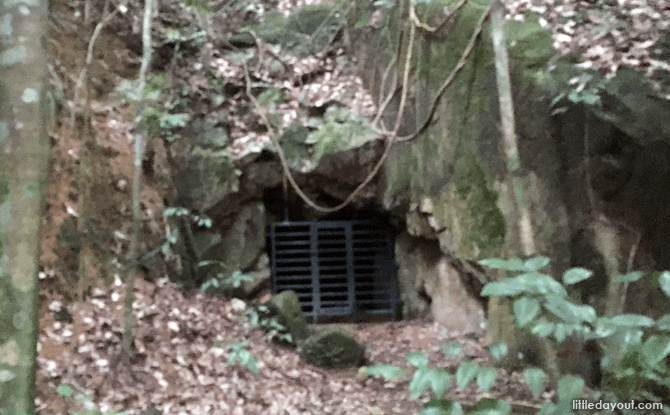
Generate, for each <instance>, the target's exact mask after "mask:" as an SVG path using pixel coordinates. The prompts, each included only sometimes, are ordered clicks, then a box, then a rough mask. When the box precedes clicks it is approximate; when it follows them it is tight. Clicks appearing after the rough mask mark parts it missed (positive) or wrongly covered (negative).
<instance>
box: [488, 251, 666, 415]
mask: <svg viewBox="0 0 670 415" xmlns="http://www.w3.org/2000/svg"><path fill="white" fill-rule="evenodd" d="M548 263H549V259H548V258H545V257H535V258H531V259H528V260H526V261H522V260H520V259H518V258H511V259H508V260H503V259H487V260H482V261H480V264H482V265H484V266H488V267H492V268H497V269H503V270H507V271H513V272H519V273H520V274H519V275H516V276H513V277H510V278H506V279H504V280H501V281H495V282H492V283H489V284H487V285H486V286H485V287H484V289H483V290H482V295H484V296H491V295H494V296H505V297H511V299H512V300H514V301H513V307H512V309H513V312H514V317H515V320H516V323H517V325H518V326H519V327H528V328H529V329H530V332H531V333H533V334H535V335H537V336H540V337H552V338H553V339H555V340H556V341H557V342H558V343H560V342H562V341H564V340H565V339H566V338H567V337H569V336H577V337H578V338H581V339H582V340H584V341H589V340H590V341H595V342H596V343H597V344H598V347H599V348H600V350H602V351H603V352H604V353H603V359H602V361H601V362H600V363H601V365H600V366H601V368H602V370H603V371H604V382H603V384H602V389H603V390H602V391H601V392H602V393H606V394H609V395H608V396H611V397H610V398H609V399H610V400H611V401H613V402H626V401H630V400H646V401H653V402H659V401H661V400H662V399H663V397H662V394H663V393H665V392H661V393H658V392H657V393H653V392H652V391H654V390H656V391H658V390H659V388H661V389H662V388H670V370H669V369H668V367H667V365H666V363H665V362H666V360H667V359H666V358H667V356H668V355H669V354H670V330H669V329H670V327H668V325H667V324H666V323H667V322H668V321H670V315H666V316H664V317H662V318H661V319H659V320H658V321H654V320H653V319H651V318H649V317H646V316H642V315H637V314H623V315H618V316H614V317H611V318H607V317H601V316H598V315H597V313H596V311H595V310H594V309H593V308H592V307H591V306H588V305H583V304H576V303H574V302H572V301H571V300H570V298H569V297H568V294H567V290H566V289H565V287H564V285H565V286H569V285H572V284H576V283H578V282H581V281H583V280H585V279H588V278H590V277H591V276H592V274H593V273H592V272H591V271H589V270H587V269H584V268H572V269H569V270H567V271H566V272H565V273H564V274H563V276H562V282H563V285H561V284H560V283H559V282H558V281H556V280H555V279H554V278H552V277H550V276H549V275H546V274H543V273H541V272H540V270H541V269H542V268H544V267H545V266H546V265H547V264H548ZM642 276H643V273H641V272H638V271H636V272H632V273H629V274H626V275H623V276H620V278H619V279H620V281H622V282H624V283H626V284H627V283H631V282H635V281H638V280H640V278H641V277H642ZM658 281H659V284H658V285H659V287H660V288H661V289H662V290H663V292H664V293H665V294H666V295H668V296H669V297H670V273H668V272H663V273H660V274H659V275H658ZM525 377H526V381H527V383H528V385H529V387H530V389H531V391H532V392H533V393H534V394H538V393H539V391H540V390H541V388H540V383H539V382H540V379H542V377H543V376H541V371H539V369H532V370H531V369H529V370H527V371H526V373H525ZM583 386H584V381H583V380H582V379H580V378H578V377H574V376H565V377H563V378H562V379H560V380H559V383H558V401H557V403H556V404H550V405H547V406H546V407H545V408H544V409H543V412H541V413H546V414H549V413H570V410H571V405H570V402H571V400H572V399H575V398H581V391H582V388H583ZM666 413H670V410H668V411H667V412H666Z"/></svg>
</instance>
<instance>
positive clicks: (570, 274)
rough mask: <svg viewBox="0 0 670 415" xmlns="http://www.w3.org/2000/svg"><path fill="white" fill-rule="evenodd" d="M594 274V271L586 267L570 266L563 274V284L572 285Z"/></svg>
mask: <svg viewBox="0 0 670 415" xmlns="http://www.w3.org/2000/svg"><path fill="white" fill-rule="evenodd" d="M591 275H593V271H590V270H588V269H586V268H570V269H569V270H567V271H565V273H564V274H563V284H565V285H572V284H576V283H578V282H580V281H584V280H585V279H587V278H590V277H591Z"/></svg>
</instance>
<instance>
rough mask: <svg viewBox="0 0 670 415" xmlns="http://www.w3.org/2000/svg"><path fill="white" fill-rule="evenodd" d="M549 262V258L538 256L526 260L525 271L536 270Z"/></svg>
mask: <svg viewBox="0 0 670 415" xmlns="http://www.w3.org/2000/svg"><path fill="white" fill-rule="evenodd" d="M547 264H549V258H547V257H544V256H537V257H534V258H530V259H528V260H526V262H524V263H523V266H524V267H525V271H528V272H535V271H539V270H540V269H542V268H544V267H546V266H547Z"/></svg>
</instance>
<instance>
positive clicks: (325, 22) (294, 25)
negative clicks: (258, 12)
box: [230, 4, 345, 57]
mask: <svg viewBox="0 0 670 415" xmlns="http://www.w3.org/2000/svg"><path fill="white" fill-rule="evenodd" d="M344 23H345V21H344V19H343V18H342V17H341V16H340V14H339V13H337V12H335V11H334V10H333V8H332V6H329V5H323V4H317V5H307V6H305V7H302V8H301V9H299V10H298V11H297V12H295V13H293V14H292V15H291V16H289V17H288V19H287V18H285V17H284V16H283V15H282V14H281V13H279V12H269V13H267V14H266V15H265V16H263V20H261V21H260V22H258V23H254V24H252V25H249V26H247V27H245V28H244V29H242V31H241V32H240V33H238V34H237V35H235V36H233V37H232V38H231V39H230V42H231V43H232V44H233V45H235V46H240V47H250V46H254V45H255V40H254V36H253V35H252V33H253V34H254V35H256V36H257V37H259V38H261V39H263V40H265V41H266V42H268V43H273V44H280V45H281V46H282V47H283V48H284V49H285V50H287V51H288V52H290V53H292V54H294V55H296V56H298V57H305V56H308V55H310V54H313V53H317V52H319V51H321V50H323V49H324V48H325V47H326V46H328V45H329V44H330V43H332V41H333V39H334V38H335V36H337V34H338V33H339V32H340V30H341V29H342V27H343V26H344Z"/></svg>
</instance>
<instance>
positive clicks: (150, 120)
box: [142, 107, 191, 142]
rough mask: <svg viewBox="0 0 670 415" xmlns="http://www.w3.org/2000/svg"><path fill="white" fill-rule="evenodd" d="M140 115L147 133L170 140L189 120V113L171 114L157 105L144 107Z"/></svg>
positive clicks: (173, 138) (172, 139)
mask: <svg viewBox="0 0 670 415" xmlns="http://www.w3.org/2000/svg"><path fill="white" fill-rule="evenodd" d="M142 116H143V118H144V120H145V122H146V124H147V130H148V131H149V134H151V135H159V136H161V137H163V138H165V139H166V140H168V141H170V142H171V141H174V140H175V139H176V138H177V137H178V134H177V131H178V130H179V129H180V128H183V127H185V126H186V125H187V124H188V123H189V121H191V116H190V115H189V114H185V113H181V114H171V113H169V112H167V111H163V110H161V109H159V108H157V107H147V108H145V109H144V112H143V113H142Z"/></svg>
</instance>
